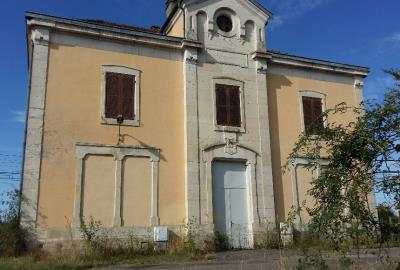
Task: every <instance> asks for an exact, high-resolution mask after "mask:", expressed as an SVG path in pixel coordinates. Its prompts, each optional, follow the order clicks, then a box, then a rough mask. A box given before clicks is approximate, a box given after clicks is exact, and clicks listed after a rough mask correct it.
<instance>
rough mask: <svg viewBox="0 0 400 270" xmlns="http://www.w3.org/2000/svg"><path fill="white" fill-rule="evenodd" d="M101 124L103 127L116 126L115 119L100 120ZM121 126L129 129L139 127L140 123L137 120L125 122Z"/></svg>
mask: <svg viewBox="0 0 400 270" xmlns="http://www.w3.org/2000/svg"><path fill="white" fill-rule="evenodd" d="M101 123H102V124H103V125H115V126H118V122H117V119H113V118H102V119H101ZM121 126H129V127H139V126H140V121H139V120H125V121H124V122H123V123H122V124H121Z"/></svg>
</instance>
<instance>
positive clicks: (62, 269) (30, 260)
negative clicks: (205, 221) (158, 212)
mask: <svg viewBox="0 0 400 270" xmlns="http://www.w3.org/2000/svg"><path fill="white" fill-rule="evenodd" d="M201 259H206V257H205V256H201V255H193V254H187V253H175V254H166V253H165V254H157V255H156V254H148V255H140V256H136V257H129V256H111V257H103V258H100V257H97V258H95V257H82V258H80V259H71V258H46V259H42V260H39V261H37V260H36V259H35V258H34V256H25V257H19V258H0V269H7V270H56V269H57V270H72V269H74V270H75V269H76V270H80V269H90V268H93V267H101V266H111V265H124V264H159V263H166V262H186V261H193V260H201Z"/></svg>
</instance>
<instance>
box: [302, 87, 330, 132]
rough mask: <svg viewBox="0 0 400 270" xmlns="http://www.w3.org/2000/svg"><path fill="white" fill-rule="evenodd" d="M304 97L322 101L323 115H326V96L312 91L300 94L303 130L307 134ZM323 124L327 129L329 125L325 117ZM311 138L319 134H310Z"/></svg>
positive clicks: (304, 91)
mask: <svg viewBox="0 0 400 270" xmlns="http://www.w3.org/2000/svg"><path fill="white" fill-rule="evenodd" d="M303 97H309V98H319V99H321V103H322V104H321V105H322V113H324V112H325V111H326V94H324V93H321V92H317V91H310V90H302V91H300V92H299V101H300V118H301V130H302V132H305V131H306V128H305V123H304V107H303ZM322 122H323V125H324V127H326V126H327V124H328V122H327V118H326V116H324V117H323V119H322ZM310 136H318V134H310Z"/></svg>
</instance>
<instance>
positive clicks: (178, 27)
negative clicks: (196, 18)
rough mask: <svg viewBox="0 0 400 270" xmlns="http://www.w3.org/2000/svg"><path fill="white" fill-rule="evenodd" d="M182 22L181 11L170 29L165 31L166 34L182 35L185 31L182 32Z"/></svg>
mask: <svg viewBox="0 0 400 270" xmlns="http://www.w3.org/2000/svg"><path fill="white" fill-rule="evenodd" d="M183 24H184V16H183V13H182V14H180V15H179V17H178V18H177V19H176V21H175V23H174V25H173V26H172V27H171V29H170V30H169V32H168V33H167V34H168V36H173V37H184V36H185V33H184V32H183V27H184V25H183Z"/></svg>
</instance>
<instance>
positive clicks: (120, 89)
mask: <svg viewBox="0 0 400 270" xmlns="http://www.w3.org/2000/svg"><path fill="white" fill-rule="evenodd" d="M134 104H135V76H133V75H127V74H120V73H113V72H107V73H106V97H105V117H106V118H111V119H116V118H117V117H118V115H122V116H123V117H124V119H125V120H134V119H135V108H134V107H135V106H134Z"/></svg>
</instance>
